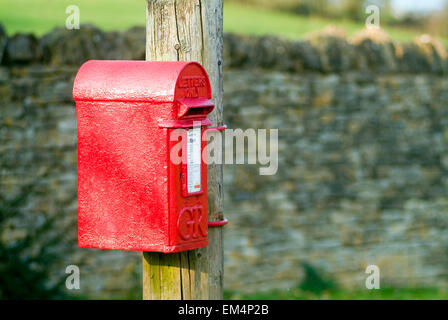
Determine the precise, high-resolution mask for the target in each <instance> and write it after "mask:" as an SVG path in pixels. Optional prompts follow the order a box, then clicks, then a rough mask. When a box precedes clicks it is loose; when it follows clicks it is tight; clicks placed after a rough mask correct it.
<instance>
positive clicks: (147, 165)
mask: <svg viewBox="0 0 448 320" xmlns="http://www.w3.org/2000/svg"><path fill="white" fill-rule="evenodd" d="M170 109H171V106H170V105H168V106H166V107H164V106H161V105H158V106H157V108H155V106H153V105H150V104H147V103H136V102H134V103H130V102H118V101H108V102H106V101H103V102H99V101H93V102H92V101H77V120H78V204H79V208H78V219H79V220H78V236H79V246H80V247H87V248H101V249H117V250H140V251H166V250H167V245H168V244H169V235H168V227H169V217H168V212H169V204H168V179H167V178H168V177H167V175H168V167H167V163H166V154H167V145H166V139H167V138H166V136H167V133H166V130H161V129H160V128H159V127H158V126H157V116H156V114H157V113H156V111H157V110H158V112H159V113H158V115H159V116H160V110H170Z"/></svg>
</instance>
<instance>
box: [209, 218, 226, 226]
mask: <svg viewBox="0 0 448 320" xmlns="http://www.w3.org/2000/svg"><path fill="white" fill-rule="evenodd" d="M227 223H229V220H227V219H226V218H224V219H222V220H218V221H209V222H208V227H209V228H213V227H222V226H225V225H226V224H227Z"/></svg>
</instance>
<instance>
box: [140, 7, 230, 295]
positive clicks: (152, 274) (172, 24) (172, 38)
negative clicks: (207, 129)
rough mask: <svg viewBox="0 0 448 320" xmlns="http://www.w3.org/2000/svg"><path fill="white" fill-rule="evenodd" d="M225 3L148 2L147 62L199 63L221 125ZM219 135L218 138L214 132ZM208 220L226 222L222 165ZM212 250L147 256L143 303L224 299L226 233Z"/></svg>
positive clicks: (212, 236) (212, 181) (211, 177)
mask: <svg viewBox="0 0 448 320" xmlns="http://www.w3.org/2000/svg"><path fill="white" fill-rule="evenodd" d="M222 41H223V39H222V0H147V2H146V60H151V61H175V60H179V61H197V62H199V63H201V64H202V65H203V66H204V67H205V69H206V70H207V73H208V75H209V78H210V83H211V87H212V94H213V97H212V99H213V102H214V103H215V109H214V111H213V112H212V113H211V114H210V115H209V118H210V120H211V121H212V123H213V125H216V126H219V125H222V111H223V105H222V94H223V82H222V81H223V79H222ZM215 134H219V133H215ZM207 177H208V219H209V221H217V220H222V219H223V207H222V165H208V175H207ZM208 237H209V242H210V244H209V246H208V247H206V248H201V249H197V250H190V251H185V252H181V253H170V254H163V253H153V252H144V253H143V299H186V300H188V299H222V298H223V244H222V228H220V227H216V228H210V229H209V233H208Z"/></svg>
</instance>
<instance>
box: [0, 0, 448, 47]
mask: <svg viewBox="0 0 448 320" xmlns="http://www.w3.org/2000/svg"><path fill="white" fill-rule="evenodd" d="M69 5H77V6H78V7H79V9H80V20H81V23H82V24H84V23H92V24H95V25H97V26H98V27H100V28H102V29H103V30H108V31H109V30H124V29H127V28H130V27H132V26H136V25H144V23H145V1H144V0H94V1H93V0H0V22H2V23H3V24H4V25H5V27H6V29H7V32H8V33H9V34H14V33H16V32H33V33H36V34H38V35H42V34H44V33H45V32H48V31H49V30H51V29H52V28H54V27H56V26H64V25H65V20H66V18H67V16H68V14H66V13H65V10H66V8H67V6H69ZM328 25H334V26H338V27H341V28H343V29H345V30H346V32H347V34H348V35H349V36H350V35H353V34H354V33H356V32H357V31H359V30H361V29H362V28H363V25H362V24H360V23H355V22H352V21H348V20H331V19H324V18H319V17H302V16H297V15H293V14H288V13H285V12H276V11H272V10H267V9H261V8H254V7H248V6H245V5H241V4H237V3H233V2H232V3H225V5H224V30H225V31H227V32H235V33H240V34H253V35H266V34H271V35H277V36H281V37H285V38H289V39H300V38H302V37H303V36H304V35H305V34H307V33H309V32H312V31H316V30H322V29H323V28H325V27H326V26H328ZM385 30H386V31H387V32H388V33H389V34H390V35H391V36H392V37H393V38H394V39H395V40H398V41H410V40H412V39H413V38H414V37H415V36H417V35H418V34H419V33H418V32H416V31H412V30H405V29H402V28H397V27H395V28H392V27H388V28H385ZM443 40H444V42H445V43H446V44H448V39H443Z"/></svg>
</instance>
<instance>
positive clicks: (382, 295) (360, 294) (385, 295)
mask: <svg viewBox="0 0 448 320" xmlns="http://www.w3.org/2000/svg"><path fill="white" fill-rule="evenodd" d="M224 298H225V299H248V300H316V299H318V300H448V291H447V290H441V289H430V288H429V289H428V288H415V289H392V288H387V289H379V290H367V289H365V290H358V291H343V290H333V291H323V292H322V293H318V294H317V293H312V292H309V291H303V290H300V289H291V290H285V291H269V292H259V293H254V294H243V293H237V292H226V293H225V294H224Z"/></svg>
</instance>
